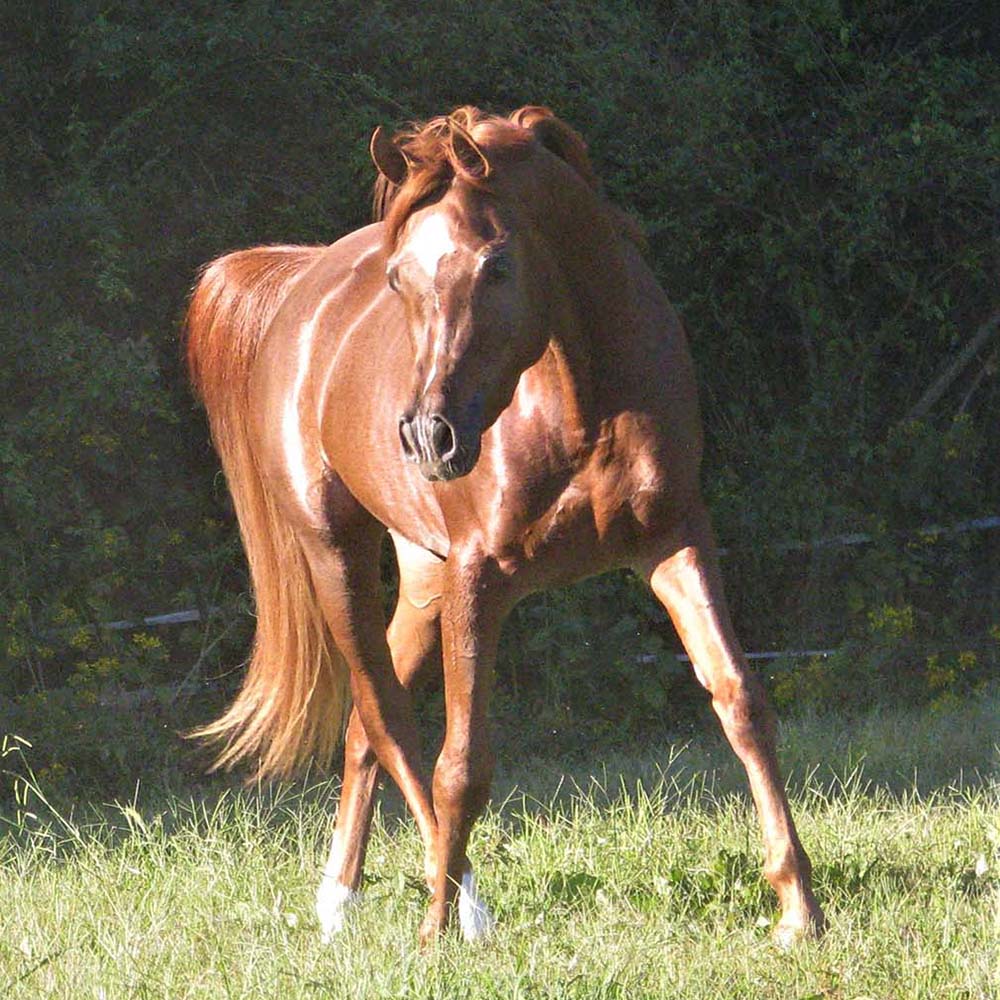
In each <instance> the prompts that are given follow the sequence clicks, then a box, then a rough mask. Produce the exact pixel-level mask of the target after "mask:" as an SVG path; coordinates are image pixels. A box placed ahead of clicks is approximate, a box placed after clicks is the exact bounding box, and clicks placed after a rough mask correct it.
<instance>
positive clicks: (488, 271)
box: [480, 250, 513, 281]
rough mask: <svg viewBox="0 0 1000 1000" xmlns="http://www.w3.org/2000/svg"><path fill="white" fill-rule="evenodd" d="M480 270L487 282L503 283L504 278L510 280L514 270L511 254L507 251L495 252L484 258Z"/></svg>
mask: <svg viewBox="0 0 1000 1000" xmlns="http://www.w3.org/2000/svg"><path fill="white" fill-rule="evenodd" d="M480 270H481V271H482V274H483V277H484V278H485V279H486V280H487V281H502V280H503V279H504V278H509V277H510V275H511V271H512V270H513V262H512V261H511V259H510V254H509V253H508V252H507V251H506V250H494V251H493V252H492V253H491V254H488V255H487V256H485V257H484V258H483V262H482V264H481V265H480Z"/></svg>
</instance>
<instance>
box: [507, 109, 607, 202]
mask: <svg viewBox="0 0 1000 1000" xmlns="http://www.w3.org/2000/svg"><path fill="white" fill-rule="evenodd" d="M510 120H511V121H512V122H513V123H514V124H515V125H519V126H520V127H521V128H526V129H528V131H529V132H531V133H532V134H533V135H534V136H535V138H536V139H537V140H538V141H539V142H540V143H541V144H542V145H543V146H544V147H545V148H546V149H547V150H548V151H549V152H550V153H555V155H556V156H558V157H559V158H560V159H561V160H565V161H566V162H567V163H568V164H569V165H570V166H571V167H572V168H573V169H574V170H575V171H576V172H577V173H578V174H579V175H580V176H581V177H582V178H583V179H584V180H585V181H586V182H587V184H589V185H590V186H591V187H592V188H596V187H597V186H598V185H597V177H596V176H595V175H594V168H593V167H592V166H591V165H590V157H589V156H588V155H587V144H586V143H585V142H584V141H583V139H582V138H581V137H580V136H579V135H578V134H577V132H575V131H574V130H573V129H572V128H570V127H569V125H567V124H566V123H565V122H564V121H562V119H560V118H556V116H555V115H554V114H553V113H552V112H551V111H550V110H549V109H548V108H546V107H543V106H542V105H540V104H529V105H528V106H527V107H523V108H519V109H518V110H517V111H515V112H514V113H513V114H511V116H510Z"/></svg>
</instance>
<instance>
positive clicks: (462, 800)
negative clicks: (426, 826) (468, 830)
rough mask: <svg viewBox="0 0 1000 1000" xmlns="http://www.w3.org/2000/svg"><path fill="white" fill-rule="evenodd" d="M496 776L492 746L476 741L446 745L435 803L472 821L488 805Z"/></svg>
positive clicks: (436, 775)
mask: <svg viewBox="0 0 1000 1000" xmlns="http://www.w3.org/2000/svg"><path fill="white" fill-rule="evenodd" d="M492 778H493V756H492V754H491V753H490V750H489V748H488V747H486V746H484V745H478V744H474V745H471V746H463V747H448V746H445V748H444V749H442V751H441V756H440V757H439V758H438V762H437V765H436V766H435V768H434V804H435V807H436V808H437V807H438V806H439V805H440V806H443V807H444V808H445V809H447V810H449V811H450V812H451V813H452V814H453V815H455V816H456V817H460V818H462V819H465V820H466V821H468V822H471V821H472V820H474V819H475V818H476V817H477V816H478V815H479V814H480V813H481V812H482V811H483V809H484V808H485V807H486V803H487V801H488V800H489V796H490V783H491V781H492Z"/></svg>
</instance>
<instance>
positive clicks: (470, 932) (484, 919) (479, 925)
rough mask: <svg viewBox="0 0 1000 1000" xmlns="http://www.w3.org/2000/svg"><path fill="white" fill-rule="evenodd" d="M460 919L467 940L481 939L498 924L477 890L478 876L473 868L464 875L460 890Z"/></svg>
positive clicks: (463, 935)
mask: <svg viewBox="0 0 1000 1000" xmlns="http://www.w3.org/2000/svg"><path fill="white" fill-rule="evenodd" d="M458 920H459V923H460V924H461V925H462V937H463V938H465V940H466V941H479V940H480V939H482V938H484V937H486V936H487V935H488V934H489V933H490V932H491V931H492V930H493V928H494V927H495V926H496V917H494V916H493V914H492V913H490V911H489V910H488V909H487V907H486V905H485V904H484V903H483V901H482V900H481V899H480V898H479V895H478V893H477V892H476V876H475V875H473V874H472V869H471V868H470V869H469V870H468V871H467V872H466V873H465V874H464V875H463V876H462V885H461V886H460V887H459V890H458Z"/></svg>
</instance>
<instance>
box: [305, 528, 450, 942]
mask: <svg viewBox="0 0 1000 1000" xmlns="http://www.w3.org/2000/svg"><path fill="white" fill-rule="evenodd" d="M393 541H394V543H395V547H396V558H397V561H398V563H399V600H398V602H397V604H396V611H395V613H394V614H393V617H392V621H391V622H390V624H389V628H388V632H387V638H388V642H389V649H390V650H391V652H392V662H393V667H394V668H395V671H396V676H397V677H398V678H399V682H400V683H401V684H402V685H403V687H404V688H407V689H409V688H410V687H411V686H412V685H413V684H414V683H417V682H419V681H420V680H421V679H422V678H423V677H425V676H428V675H430V674H432V673H434V672H440V670H441V628H440V622H439V617H440V614H441V592H442V581H441V575H442V574H441V567H442V565H443V564H442V562H441V560H440V559H438V558H437V557H436V556H434V555H432V554H431V553H429V552H427V551H425V550H424V549H421V548H418V547H417V546H414V545H412V544H411V543H410V542H407V541H406V540H405V539H403V538H399V537H397V536H395V535H394V536H393ZM378 774H379V764H378V759H377V758H376V756H375V752H374V750H373V749H372V745H371V741H370V740H369V739H368V734H367V733H366V732H365V728H364V726H363V725H362V723H361V717H360V716H359V715H358V712H357V709H354V710H352V712H351V718H350V722H349V723H348V726H347V737H346V741H345V746H344V784H343V788H342V790H341V794H340V803H339V805H338V807H337V823H336V828H335V830H334V834H333V844H332V846H331V848H330V857H329V860H328V861H327V863H326V867H325V868H324V869H323V878H322V880H321V882H320V886H319V890H318V892H317V894H316V912H317V915H318V916H319V920H320V924H321V926H322V928H323V939H324V940H329V939H330V937H331V936H332V935H333V934H335V933H337V932H338V931H340V930H341V929H342V927H343V923H344V917H345V913H346V910H347V908H348V906H349V905H350V904H351V903H352V902H353V900H354V899H355V898H356V896H357V893H358V891H359V889H360V886H361V875H362V870H363V868H364V863H365V851H366V848H367V846H368V835H369V831H370V828H371V820H372V811H373V808H374V793H375V785H376V782H377V780H378ZM426 849H427V851H428V859H430V851H431V849H432V845H430V844H428V845H426Z"/></svg>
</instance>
